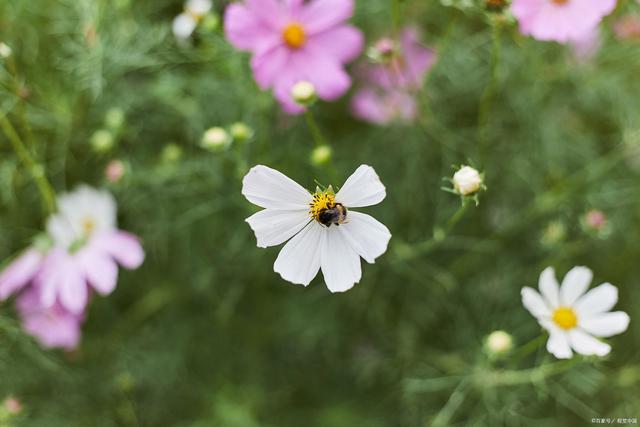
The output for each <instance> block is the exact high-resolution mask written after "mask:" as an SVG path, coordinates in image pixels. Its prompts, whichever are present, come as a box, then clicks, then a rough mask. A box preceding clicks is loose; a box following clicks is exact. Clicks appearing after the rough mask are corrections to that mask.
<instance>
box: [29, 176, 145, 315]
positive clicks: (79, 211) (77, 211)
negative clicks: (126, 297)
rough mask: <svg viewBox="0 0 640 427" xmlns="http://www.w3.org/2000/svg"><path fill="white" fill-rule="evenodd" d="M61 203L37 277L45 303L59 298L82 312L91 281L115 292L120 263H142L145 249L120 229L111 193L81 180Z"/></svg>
mask: <svg viewBox="0 0 640 427" xmlns="http://www.w3.org/2000/svg"><path fill="white" fill-rule="evenodd" d="M58 208H59V211H58V213H57V214H55V215H53V216H51V217H50V218H49V220H48V222H47V231H48V233H49V234H50V236H51V237H52V238H53V242H54V247H53V248H52V249H51V250H50V251H49V252H48V254H47V256H46V258H45V259H44V261H43V263H42V266H41V269H40V271H39V273H38V277H37V278H36V282H37V285H38V286H39V289H40V294H41V298H42V304H43V306H45V307H53V306H54V305H55V304H56V302H59V303H60V304H61V305H62V307H64V308H65V309H66V310H69V311H71V312H72V313H76V314H78V313H81V312H82V311H83V310H84V308H85V306H86V304H87V300H88V295H89V292H88V287H87V284H89V285H90V286H91V287H92V288H93V289H95V290H96V291H97V292H98V293H100V294H102V295H107V294H109V293H111V292H112V291H113V290H114V289H115V287H116V283H117V278H118V267H117V264H120V265H121V266H123V267H125V268H128V269H135V268H138V267H139V266H140V264H142V261H143V260H144V251H143V250H142V247H141V246H140V243H139V242H138V239H137V238H136V237H135V236H133V235H132V234H129V233H127V232H125V231H121V230H118V229H117V228H116V202H115V200H114V199H113V196H111V194H110V193H108V192H106V191H98V190H95V189H93V188H91V187H88V186H85V185H83V186H80V187H78V188H77V189H76V190H75V191H73V192H71V193H67V194H63V195H61V196H60V197H59V198H58Z"/></svg>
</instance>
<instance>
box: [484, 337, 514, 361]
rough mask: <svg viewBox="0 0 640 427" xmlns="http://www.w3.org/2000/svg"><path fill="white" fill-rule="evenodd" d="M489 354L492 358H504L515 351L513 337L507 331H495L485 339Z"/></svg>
mask: <svg viewBox="0 0 640 427" xmlns="http://www.w3.org/2000/svg"><path fill="white" fill-rule="evenodd" d="M485 347H486V349H487V352H488V353H489V354H490V355H492V356H502V355H504V354H506V353H509V352H510V351H511V350H512V349H513V337H511V335H510V334H508V333H507V332H505V331H493V332H491V333H490V334H489V335H488V336H487V338H486V339H485Z"/></svg>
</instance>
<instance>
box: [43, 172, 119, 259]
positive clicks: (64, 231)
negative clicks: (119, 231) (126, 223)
mask: <svg viewBox="0 0 640 427" xmlns="http://www.w3.org/2000/svg"><path fill="white" fill-rule="evenodd" d="M57 200H58V212H57V213H56V214H55V215H52V216H51V217H49V219H48V221H47V232H48V233H49V235H50V236H51V237H52V238H53V240H54V242H55V243H56V245H58V246H60V247H64V248H69V247H71V246H72V245H73V244H74V243H76V242H78V241H79V240H81V239H88V238H89V237H91V236H92V235H93V234H95V233H99V232H103V231H111V230H114V229H115V228H116V211H117V205H116V201H115V199H114V198H113V196H112V195H111V194H110V193H109V192H107V191H100V190H96V189H94V188H91V187H89V186H87V185H81V186H79V187H77V188H76V189H75V190H73V191H72V192H70V193H64V194H61V195H60V196H59V197H58V199H57Z"/></svg>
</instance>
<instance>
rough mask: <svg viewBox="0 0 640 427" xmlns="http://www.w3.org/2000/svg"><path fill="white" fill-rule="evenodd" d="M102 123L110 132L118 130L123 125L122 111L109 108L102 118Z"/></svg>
mask: <svg viewBox="0 0 640 427" xmlns="http://www.w3.org/2000/svg"><path fill="white" fill-rule="evenodd" d="M104 122H105V124H106V125H107V127H108V128H109V129H111V130H118V129H120V128H121V127H122V125H123V124H124V111H122V110H121V109H120V108H111V109H109V111H107V114H105V116H104Z"/></svg>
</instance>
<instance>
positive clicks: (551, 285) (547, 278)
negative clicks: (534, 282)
mask: <svg viewBox="0 0 640 427" xmlns="http://www.w3.org/2000/svg"><path fill="white" fill-rule="evenodd" d="M538 289H540V292H541V293H542V296H543V297H544V298H545V300H546V301H547V303H548V304H549V307H551V308H556V307H558V305H560V303H559V301H560V287H559V286H558V281H557V280H556V272H555V271H554V269H553V267H547V268H545V269H544V271H543V272H542V273H541V274H540V278H539V279H538Z"/></svg>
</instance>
